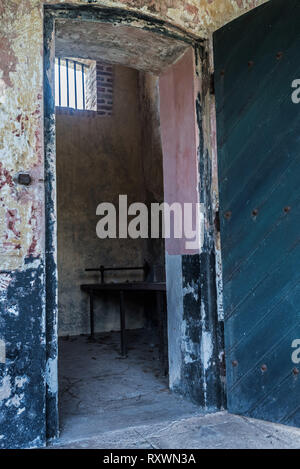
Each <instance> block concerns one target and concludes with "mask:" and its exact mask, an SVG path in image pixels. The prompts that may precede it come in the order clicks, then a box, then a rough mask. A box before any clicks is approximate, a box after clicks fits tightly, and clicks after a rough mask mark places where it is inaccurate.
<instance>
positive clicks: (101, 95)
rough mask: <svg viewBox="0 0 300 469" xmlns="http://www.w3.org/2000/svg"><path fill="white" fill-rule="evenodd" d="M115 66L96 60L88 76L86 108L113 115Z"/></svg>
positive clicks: (104, 114) (105, 114) (103, 114)
mask: <svg viewBox="0 0 300 469" xmlns="http://www.w3.org/2000/svg"><path fill="white" fill-rule="evenodd" d="M113 82H114V70H113V66H112V65H109V64H106V63H102V62H95V63H94V64H93V65H92V66H91V67H90V69H89V72H88V74H87V78H86V109H88V110H92V111H97V113H98V114H100V115H102V116H111V115H112V108H113Z"/></svg>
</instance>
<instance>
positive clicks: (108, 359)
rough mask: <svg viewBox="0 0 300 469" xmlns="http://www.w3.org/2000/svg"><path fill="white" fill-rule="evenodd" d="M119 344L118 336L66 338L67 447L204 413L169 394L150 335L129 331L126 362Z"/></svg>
mask: <svg viewBox="0 0 300 469" xmlns="http://www.w3.org/2000/svg"><path fill="white" fill-rule="evenodd" d="M119 341H120V339H119V333H118V332H112V333H109V334H98V335H97V336H96V341H95V342H90V341H89V338H88V337H87V336H79V337H70V338H62V339H60V341H59V409H60V427H61V438H60V442H61V443H64V442H68V441H74V440H80V439H84V438H88V437H93V436H96V435H99V434H102V433H105V432H108V431H114V430H122V429H125V428H130V427H134V426H139V425H147V424H153V423H157V422H162V421H164V420H165V421H169V420H171V419H179V418H183V417H188V416H191V415H195V414H199V413H200V409H199V408H198V407H196V406H195V405H193V404H191V403H189V402H187V401H185V400H183V399H182V398H181V397H179V396H177V395H175V394H173V393H171V392H170V391H169V389H168V379H167V378H166V377H164V376H163V374H162V372H161V369H160V361H159V348H158V343H157V340H156V338H155V336H154V335H153V334H152V333H151V332H150V331H148V330H143V329H141V330H136V331H128V344H129V345H128V358H126V359H122V358H121V357H120V354H119V351H120V343H119Z"/></svg>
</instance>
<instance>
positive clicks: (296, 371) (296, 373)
mask: <svg viewBox="0 0 300 469" xmlns="http://www.w3.org/2000/svg"><path fill="white" fill-rule="evenodd" d="M299 373H300V371H299V370H298V368H294V369H293V374H294V375H295V376H297V375H299Z"/></svg>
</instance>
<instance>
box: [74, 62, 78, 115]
mask: <svg viewBox="0 0 300 469" xmlns="http://www.w3.org/2000/svg"><path fill="white" fill-rule="evenodd" d="M76 65H77V62H75V60H74V93H75V109H77V77H76Z"/></svg>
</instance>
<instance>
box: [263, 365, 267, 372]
mask: <svg viewBox="0 0 300 469" xmlns="http://www.w3.org/2000/svg"><path fill="white" fill-rule="evenodd" d="M267 369H268V367H267V365H261V371H262V372H263V373H265V372H266V371H267Z"/></svg>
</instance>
